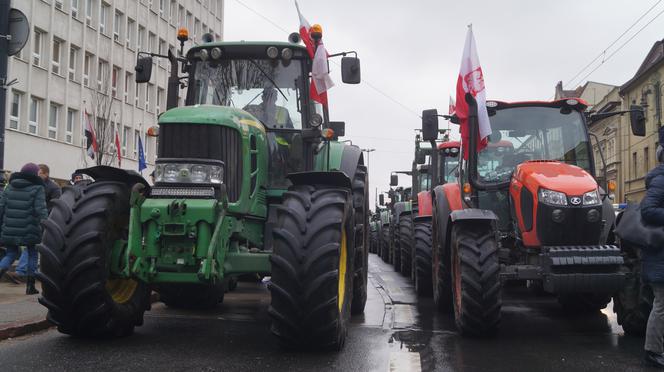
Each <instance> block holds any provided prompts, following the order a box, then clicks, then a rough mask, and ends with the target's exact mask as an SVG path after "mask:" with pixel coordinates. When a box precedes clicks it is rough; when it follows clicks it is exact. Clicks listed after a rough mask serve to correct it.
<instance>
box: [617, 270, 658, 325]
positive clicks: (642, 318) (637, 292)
mask: <svg viewBox="0 0 664 372" xmlns="http://www.w3.org/2000/svg"><path fill="white" fill-rule="evenodd" d="M637 266H638V263H637ZM653 300H654V295H653V293H652V288H650V286H649V285H647V284H643V283H642V282H641V274H640V272H639V271H638V270H637V271H636V272H634V273H633V274H632V275H631V277H630V278H629V279H628V280H627V283H625V286H624V287H623V288H622V290H620V291H619V292H618V293H616V294H615V295H614V296H613V312H614V313H616V316H617V318H618V324H620V325H621V326H622V328H623V330H624V331H625V333H626V334H628V335H632V336H643V335H645V333H646V324H647V323H648V316H649V315H650V310H651V309H652V303H653Z"/></svg>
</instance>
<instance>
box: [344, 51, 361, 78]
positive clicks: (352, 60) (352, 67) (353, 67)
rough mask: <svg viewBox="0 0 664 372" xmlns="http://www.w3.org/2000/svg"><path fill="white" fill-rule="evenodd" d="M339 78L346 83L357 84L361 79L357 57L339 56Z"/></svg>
mask: <svg viewBox="0 0 664 372" xmlns="http://www.w3.org/2000/svg"><path fill="white" fill-rule="evenodd" d="M341 80H342V81H343V82H344V83H346V84H359V83H360V81H361V80H362V73H361V71H360V59H359V58H357V57H343V58H341Z"/></svg>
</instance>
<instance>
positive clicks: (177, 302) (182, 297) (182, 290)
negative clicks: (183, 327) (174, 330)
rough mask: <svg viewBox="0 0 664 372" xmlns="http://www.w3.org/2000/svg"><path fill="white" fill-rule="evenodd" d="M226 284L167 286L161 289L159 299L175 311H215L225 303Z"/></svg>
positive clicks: (177, 284)
mask: <svg viewBox="0 0 664 372" xmlns="http://www.w3.org/2000/svg"><path fill="white" fill-rule="evenodd" d="M224 289H225V288H224V284H223V283H221V284H217V285H201V284H180V283H174V284H167V285H163V286H160V287H159V299H160V300H161V302H163V303H164V304H166V306H168V307H172V308H174V309H199V310H207V309H214V308H215V307H217V305H219V304H220V303H222V302H223V301H224V292H225V290H224Z"/></svg>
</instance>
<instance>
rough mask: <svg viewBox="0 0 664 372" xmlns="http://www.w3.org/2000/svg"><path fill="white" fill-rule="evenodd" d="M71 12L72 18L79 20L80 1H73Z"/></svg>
mask: <svg viewBox="0 0 664 372" xmlns="http://www.w3.org/2000/svg"><path fill="white" fill-rule="evenodd" d="M69 11H70V12H71V16H72V17H74V18H78V0H71V4H70V7H69Z"/></svg>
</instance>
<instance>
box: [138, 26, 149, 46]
mask: <svg viewBox="0 0 664 372" xmlns="http://www.w3.org/2000/svg"><path fill="white" fill-rule="evenodd" d="M146 47H147V45H145V27H143V26H138V49H139V50H142V49H145V48H146Z"/></svg>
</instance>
